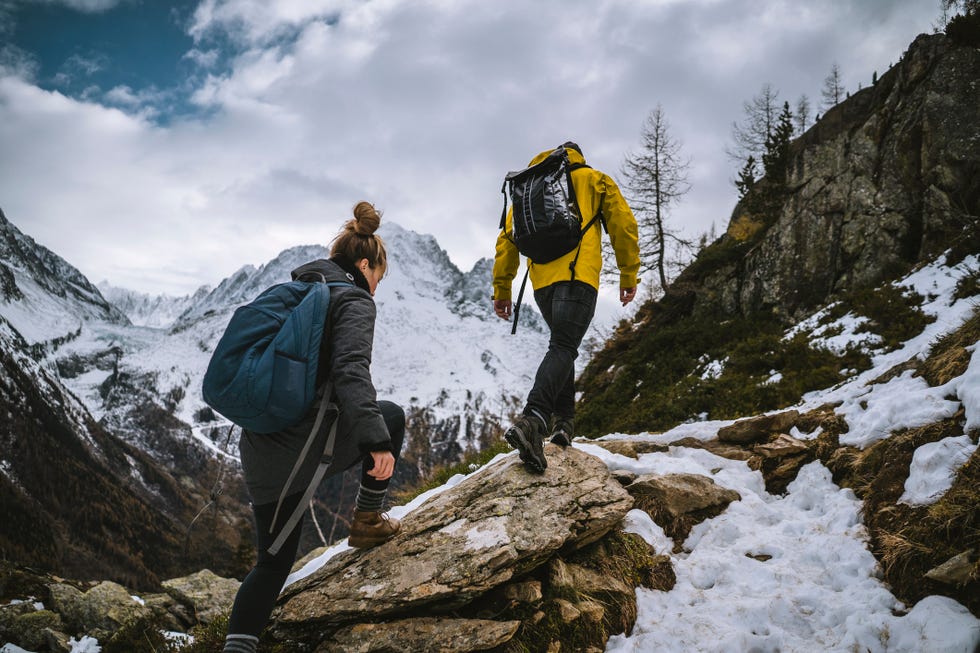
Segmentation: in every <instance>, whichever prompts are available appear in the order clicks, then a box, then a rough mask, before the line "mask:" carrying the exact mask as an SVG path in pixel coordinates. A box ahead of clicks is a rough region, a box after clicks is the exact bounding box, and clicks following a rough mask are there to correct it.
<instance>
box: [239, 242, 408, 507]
mask: <svg viewBox="0 0 980 653" xmlns="http://www.w3.org/2000/svg"><path fill="white" fill-rule="evenodd" d="M339 263H343V262H342V261H341V262H339ZM343 265H344V267H346V268H347V270H345V269H344V267H342V266H341V264H338V262H335V261H333V260H329V261H327V260H323V259H320V260H317V261H313V262H312V263H307V264H306V265H302V266H300V267H298V268H296V269H295V270H293V273H292V276H293V279H294V280H295V279H299V278H303V279H304V280H310V279H312V278H316V279H319V274H322V275H323V276H324V277H325V278H326V280H327V281H328V282H333V281H342V282H348V283H353V284H356V285H353V286H350V287H346V286H344V287H333V288H331V289H330V312H329V314H328V318H327V321H328V324H327V330H326V332H325V334H326V338H327V340H326V342H325V343H324V346H323V347H322V348H321V354H320V378H322V379H326V380H329V381H331V382H332V384H333V394H334V397H335V401H336V402H337V405H338V406H339V407H340V422H339V423H338V425H337V442H336V445H335V448H334V461H333V464H332V465H331V466H330V468H329V469H328V471H327V474H328V475H330V474H336V473H339V472H342V471H344V470H345V469H347V468H348V467H350V466H351V465H352V464H354V463H356V462H357V461H358V460H360V459H361V457H362V456H363V455H365V454H367V453H368V452H371V451H384V450H390V449H391V438H390V437H389V435H388V429H387V427H386V426H385V423H384V419H383V418H382V416H381V410H380V409H379V408H378V401H377V392H376V391H375V389H374V383H373V382H372V381H371V349H372V345H373V342H374V321H375V316H376V309H375V305H374V299H373V298H372V297H371V294H370V292H368V290H367V282H366V281H365V280H364V277H363V275H361V274H360V272H359V271H357V270H356V269H355V268H354V267H353V266H351V265H347V264H346V263H343ZM311 272H313V273H318V274H314V275H312V277H311V276H304V275H308V274H309V273H311ZM324 387H325V384H323V385H321V386H320V392H321V393H322V392H323V389H324ZM319 396H322V395H318V401H317V403H316V404H314V406H313V408H312V409H311V411H310V413H309V414H308V415H307V416H306V417H305V418H304V419H303V420H302V421H301V422H300V423H299V424H297V425H296V426H293V427H291V428H289V429H286V430H284V431H280V432H278V433H261V434H259V433H251V432H249V431H246V432H245V433H244V434H243V435H242V438H241V441H240V443H239V448H240V450H241V458H242V468H243V470H244V472H245V483H246V485H247V486H248V491H249V494H250V495H251V497H252V502H253V503H255V504H256V505H261V504H263V503H272V502H275V501H277V500H278V499H279V493H280V492H282V487H283V485H284V484H285V482H286V479H287V478H288V477H289V472H290V471H291V470H292V468H293V465H294V464H295V463H296V459H297V458H298V457H299V454H300V450H301V449H302V448H303V444H304V443H305V442H306V438H307V437H308V436H309V434H310V430H312V428H313V423H314V421H315V418H316V409H317V407H318V404H319ZM324 422H325V423H324V424H323V425H322V426H321V428H320V430H319V433H318V434H317V440H316V441H315V442H314V444H313V446H312V448H311V450H310V455H308V456H307V460H306V461H305V463H304V466H303V467H302V468H301V469H300V472H299V473H298V474H297V475H296V478H295V479H294V480H293V483H292V486H291V487H290V491H289V494H293V493H295V492H302V491H303V490H305V489H306V487H307V486H308V485H309V483H310V481H311V480H312V478H313V473H314V471H315V470H316V466H317V463H318V462H319V458H320V453H321V452H322V451H323V447H324V444H325V443H326V439H327V434H328V432H329V430H330V423H329V420H324Z"/></svg>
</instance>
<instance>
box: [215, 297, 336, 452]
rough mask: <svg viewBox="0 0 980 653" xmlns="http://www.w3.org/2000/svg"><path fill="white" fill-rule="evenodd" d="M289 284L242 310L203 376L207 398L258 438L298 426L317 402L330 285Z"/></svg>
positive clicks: (218, 346)
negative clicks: (318, 372) (264, 434)
mask: <svg viewBox="0 0 980 653" xmlns="http://www.w3.org/2000/svg"><path fill="white" fill-rule="evenodd" d="M345 285H350V284H345V283H330V284H328V283H324V282H312V283H311V282H306V281H290V282H288V283H282V284H279V285H276V286H272V287H271V288H269V289H268V290H266V291H265V292H263V293H262V294H261V295H259V296H258V297H256V298H255V299H254V300H253V301H251V302H250V303H248V304H245V305H244V306H241V307H239V308H238V309H237V310H236V311H235V314H234V315H233V316H232V318H231V321H230V322H229V323H228V327H227V328H226V329H225V332H224V335H222V336H221V340H219V341H218V345H217V347H216V348H215V350H214V354H213V355H212V356H211V361H210V363H209V364H208V370H207V372H206V373H205V374H204V383H203V394H204V401H205V402H207V404H208V405H209V406H211V407H212V408H213V409H214V410H216V411H217V412H219V413H220V414H222V415H224V416H225V417H226V418H228V419H229V420H231V421H232V422H233V423H235V424H237V425H238V426H241V427H242V428H244V429H248V430H249V431H252V432H254V433H272V432H275V431H281V430H283V429H285V428H288V427H290V426H293V425H295V424H297V423H298V422H299V421H300V420H302V419H303V417H304V416H305V415H306V413H307V412H308V411H309V409H310V407H311V406H312V404H313V401H314V399H315V395H316V375H317V366H318V364H319V358H320V344H321V342H322V340H323V335H324V334H323V330H324V325H325V324H326V319H327V311H328V310H329V308H330V286H345Z"/></svg>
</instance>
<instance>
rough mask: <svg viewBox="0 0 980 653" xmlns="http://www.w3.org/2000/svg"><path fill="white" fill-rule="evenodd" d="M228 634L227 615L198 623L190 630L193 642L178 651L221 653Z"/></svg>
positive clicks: (187, 652)
mask: <svg viewBox="0 0 980 653" xmlns="http://www.w3.org/2000/svg"><path fill="white" fill-rule="evenodd" d="M227 634H228V615H223V616H220V617H217V618H216V619H213V620H212V621H211V622H210V623H207V624H199V625H197V626H195V627H194V629H193V630H192V631H191V635H192V636H193V637H194V643H193V644H190V645H188V646H185V647H183V648H181V649H180V653H221V650H222V649H223V648H224V647H225V635H227Z"/></svg>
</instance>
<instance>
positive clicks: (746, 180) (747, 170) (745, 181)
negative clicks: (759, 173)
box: [735, 155, 755, 199]
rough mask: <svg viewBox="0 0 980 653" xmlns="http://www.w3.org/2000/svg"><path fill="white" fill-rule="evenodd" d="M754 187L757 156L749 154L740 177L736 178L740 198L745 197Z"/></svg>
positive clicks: (739, 174)
mask: <svg viewBox="0 0 980 653" xmlns="http://www.w3.org/2000/svg"><path fill="white" fill-rule="evenodd" d="M753 187H755V157H754V156H751V155H749V158H748V159H746V161H745V165H744V166H743V167H742V169H741V170H740V171H739V173H738V179H736V180H735V188H737V189H738V199H742V198H744V197H745V196H746V195H747V194H748V192H749V191H750V190H752V188H753Z"/></svg>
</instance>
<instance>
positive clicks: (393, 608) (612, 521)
mask: <svg viewBox="0 0 980 653" xmlns="http://www.w3.org/2000/svg"><path fill="white" fill-rule="evenodd" d="M547 455H548V457H549V460H550V464H549V467H548V470H547V473H545V474H542V475H532V474H529V473H528V472H527V471H526V470H525V469H524V467H523V466H522V465H521V463H520V462H519V460H518V459H517V458H516V457H514V456H509V457H507V458H504V459H503V460H500V461H499V462H497V463H495V464H492V465H489V466H488V467H486V468H484V469H483V470H481V471H480V472H478V473H476V474H474V475H472V476H470V477H469V478H467V479H466V480H465V481H463V482H462V483H460V484H459V485H457V486H456V487H454V488H452V489H451V490H448V491H446V492H444V493H442V494H440V495H438V496H436V497H434V498H433V499H431V500H430V501H428V502H427V503H426V504H424V505H423V506H421V507H419V508H417V509H416V510H415V511H414V512H412V513H410V514H409V515H408V517H407V518H406V519H405V521H404V522H403V525H402V530H401V532H400V533H399V535H398V536H397V537H396V538H395V539H393V540H392V541H390V542H388V543H386V544H384V545H382V546H380V547H377V548H374V549H370V550H367V551H363V552H359V551H353V550H352V551H349V552H346V553H343V554H340V555H338V556H336V557H335V558H333V559H331V560H330V561H329V562H327V563H326V564H325V565H324V566H323V567H321V568H320V569H319V570H318V571H316V572H315V573H314V574H312V575H311V576H309V577H307V578H305V579H304V580H302V581H300V582H298V583H296V584H294V585H293V586H291V587H289V588H288V589H287V590H286V591H285V592H284V593H283V596H282V597H281V599H280V606H279V608H278V609H277V612H276V614H275V620H276V623H275V627H274V631H275V633H276V635H277V637H278V638H280V639H288V640H291V641H297V640H298V641H309V639H310V638H314V639H322V638H323V637H324V633H325V632H330V631H337V630H338V629H339V627H341V626H344V625H347V624H356V623H362V622H374V621H378V620H380V619H384V620H386V621H388V620H394V619H399V618H411V617H417V616H422V615H423V614H424V615H425V616H430V615H431V614H439V613H446V612H448V611H449V610H458V609H460V608H462V607H464V606H466V605H468V604H471V603H472V602H473V601H474V600H475V599H477V598H478V597H480V596H482V595H484V594H486V593H488V592H489V591H490V590H492V589H494V588H497V587H499V586H501V585H504V584H506V583H508V582H509V581H511V580H516V579H520V578H521V577H523V576H525V575H526V574H528V573H530V572H532V571H534V570H535V569H537V568H538V567H540V566H541V565H542V564H544V563H545V562H547V561H548V560H549V559H551V558H552V557H554V556H555V555H556V554H558V553H559V552H566V551H574V550H576V549H580V548H582V547H584V546H586V545H589V544H591V543H593V542H595V541H596V540H598V539H599V538H601V537H602V536H603V535H605V534H606V533H608V532H609V531H610V530H611V529H612V528H614V527H615V526H616V525H618V524H619V523H620V521H621V520H622V518H623V516H624V515H625V514H626V512H627V511H628V510H629V509H630V508H631V507H632V505H633V500H632V499H631V498H630V496H629V494H627V493H626V491H625V490H624V489H623V488H622V486H620V485H619V484H618V483H615V482H613V481H612V479H611V477H610V474H609V470H608V468H607V467H606V466H605V465H604V464H603V463H602V462H601V461H599V460H598V459H596V458H594V457H592V456H589V455H588V454H584V453H582V452H580V451H578V450H575V449H566V450H560V449H558V448H557V447H555V446H554V445H548V447H547ZM317 643H319V642H317ZM454 650H455V649H454ZM460 650H462V649H460Z"/></svg>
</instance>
